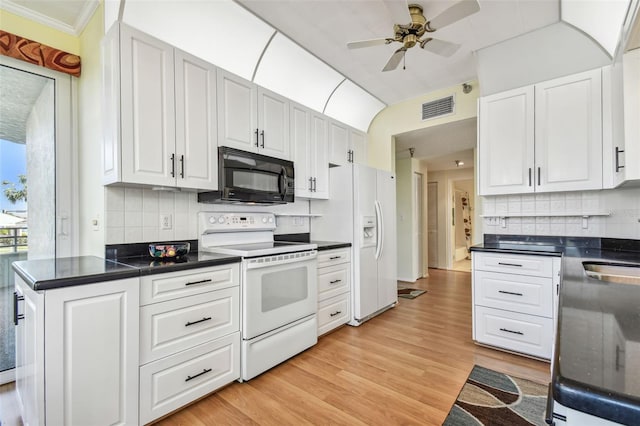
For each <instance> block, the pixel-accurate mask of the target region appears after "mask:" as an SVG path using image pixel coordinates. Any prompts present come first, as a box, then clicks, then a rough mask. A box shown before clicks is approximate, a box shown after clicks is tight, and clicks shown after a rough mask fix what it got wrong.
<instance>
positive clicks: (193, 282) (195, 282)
mask: <svg viewBox="0 0 640 426" xmlns="http://www.w3.org/2000/svg"><path fill="white" fill-rule="evenodd" d="M211 281H212V280H211V278H209V279H208V280H200V281H190V282H188V283H185V285H194V284H202V283H210V282H211Z"/></svg>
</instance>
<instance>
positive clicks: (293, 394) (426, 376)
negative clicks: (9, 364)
mask: <svg viewBox="0 0 640 426" xmlns="http://www.w3.org/2000/svg"><path fill="white" fill-rule="evenodd" d="M470 277H471V275H470V274H469V273H466V272H454V271H444V270H436V269H431V270H430V277H429V278H427V279H421V280H419V281H418V282H416V283H413V284H412V285H411V287H415V288H423V289H426V290H428V292H427V293H426V294H423V295H421V296H419V297H417V298H416V299H412V300H409V299H403V298H400V300H399V304H398V306H396V307H395V308H394V309H391V310H389V311H387V312H385V313H383V314H382V315H379V316H378V317H376V318H373V319H371V320H370V321H368V322H366V323H364V324H363V325H361V326H360V327H349V326H345V327H342V328H340V329H339V330H337V331H335V332H333V333H331V334H328V335H326V336H324V337H322V338H320V340H319V342H318V344H317V345H316V346H314V347H312V348H310V349H309V350H307V351H305V352H304V353H302V354H300V355H298V356H296V357H294V358H292V359H290V360H289V361H287V362H285V363H283V364H281V365H279V366H277V367H275V368H273V369H271V370H270V371H268V372H266V373H264V374H262V375H260V376H258V377H256V378H255V379H253V380H251V381H249V382H245V383H237V382H234V383H233V384H231V385H229V386H227V387H225V388H224V389H222V390H220V391H218V392H217V393H215V394H212V395H210V396H208V397H206V398H204V399H202V400H200V401H198V402H197V403H195V404H192V405H191V406H189V407H187V408H185V409H183V410H181V411H178V412H177V413H175V414H174V415H172V416H170V417H166V418H165V419H163V420H161V421H160V422H158V423H157V424H159V425H163V426H174V425H184V426H187V425H189V426H200V425H235V424H243V425H244V424H256V425H303V424H314V425H317V424H332V425H396V424H416V425H440V424H442V422H443V421H444V419H445V417H446V416H447V413H448V412H449V409H450V408H451V405H452V404H453V402H454V401H455V399H456V397H457V395H458V393H459V392H460V389H461V388H462V385H463V384H464V382H465V380H466V378H467V376H468V374H469V372H470V371H471V369H472V368H473V366H474V364H478V365H482V366H484V367H488V368H491V369H494V370H497V371H502V372H505V373H508V374H512V375H514V376H518V377H523V378H528V379H531V380H533V381H536V382H539V383H547V382H548V381H549V364H547V363H543V362H539V361H535V360H531V359H528V358H524V357H520V356H515V355H511V354H507V353H504V352H500V351H496V350H492V349H488V348H484V347H480V346H477V345H475V344H474V343H473V342H472V340H471V278H470ZM13 398H14V391H13V388H12V387H10V386H9V387H8V386H6V385H5V386H3V387H0V409H2V410H5V409H6V407H7V401H10V402H9V405H11V401H13ZM15 418H16V417H15V414H11V410H9V412H8V413H6V412H5V411H3V412H0V419H1V420H2V425H3V426H10V425H14V424H19V423H15ZM12 421H14V423H12Z"/></svg>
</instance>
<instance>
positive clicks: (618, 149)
mask: <svg viewBox="0 0 640 426" xmlns="http://www.w3.org/2000/svg"><path fill="white" fill-rule="evenodd" d="M621 152H624V149H620V148H618V147H617V146H616V173H618V172H619V171H620V169H624V166H621V165H620V153H621Z"/></svg>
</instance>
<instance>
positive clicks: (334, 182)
mask: <svg viewBox="0 0 640 426" xmlns="http://www.w3.org/2000/svg"><path fill="white" fill-rule="evenodd" d="M329 185H330V193H329V200H312V201H311V207H310V209H311V213H312V214H317V215H319V216H318V217H314V218H313V220H312V221H311V239H312V240H320V241H322V240H328V241H348V242H351V244H352V255H353V257H352V260H351V270H352V277H351V278H352V280H351V282H352V288H351V297H352V310H351V312H352V320H351V321H350V322H349V324H351V325H360V324H361V323H362V322H364V321H366V320H367V319H369V318H371V317H372V316H375V315H376V314H378V313H381V312H382V311H384V310H386V309H388V308H390V307H393V306H395V304H396V303H397V302H398V292H397V257H396V256H397V242H396V179H395V176H394V175H393V174H391V173H389V172H387V171H383V170H378V169H373V168H371V167H366V166H362V165H358V164H349V165H347V166H342V167H334V168H331V169H330V170H329Z"/></svg>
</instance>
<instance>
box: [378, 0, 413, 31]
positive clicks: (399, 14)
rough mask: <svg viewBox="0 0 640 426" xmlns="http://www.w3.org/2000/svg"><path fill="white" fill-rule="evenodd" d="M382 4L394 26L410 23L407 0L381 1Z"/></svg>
mask: <svg viewBox="0 0 640 426" xmlns="http://www.w3.org/2000/svg"><path fill="white" fill-rule="evenodd" d="M382 2H383V3H384V5H385V7H386V8H387V10H388V11H389V15H390V16H391V19H393V23H394V24H399V25H406V24H408V23H409V22H411V15H409V3H408V2H407V0H382Z"/></svg>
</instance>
